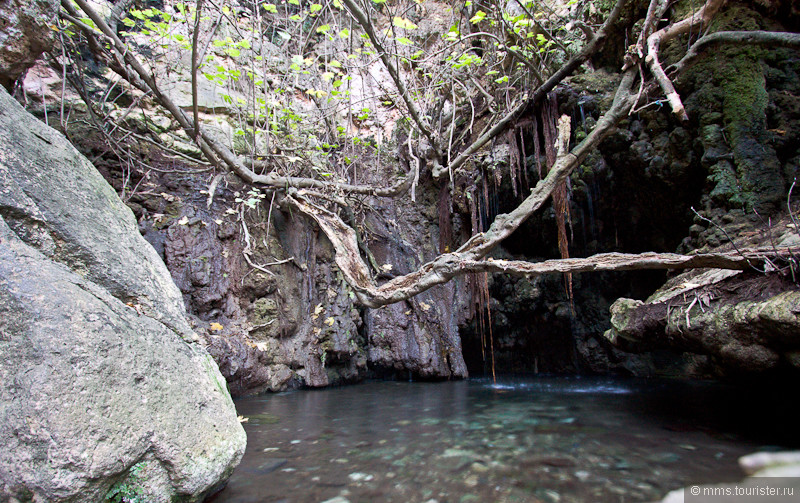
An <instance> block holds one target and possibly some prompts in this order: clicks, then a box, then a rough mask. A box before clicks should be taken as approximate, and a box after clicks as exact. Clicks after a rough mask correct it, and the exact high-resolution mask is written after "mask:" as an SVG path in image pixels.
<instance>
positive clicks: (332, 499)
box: [320, 496, 350, 503]
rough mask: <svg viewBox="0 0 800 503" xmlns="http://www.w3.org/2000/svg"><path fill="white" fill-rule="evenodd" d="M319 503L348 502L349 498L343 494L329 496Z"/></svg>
mask: <svg viewBox="0 0 800 503" xmlns="http://www.w3.org/2000/svg"><path fill="white" fill-rule="evenodd" d="M320 503H350V500H349V499H347V498H345V497H344V496H336V497H335V498H331V499H329V500H325V501H322V502H320Z"/></svg>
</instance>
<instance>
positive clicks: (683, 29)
mask: <svg viewBox="0 0 800 503" xmlns="http://www.w3.org/2000/svg"><path fill="white" fill-rule="evenodd" d="M654 1H658V0H654ZM725 2H726V0H707V1H706V3H705V5H703V7H702V8H701V9H700V10H699V11H697V12H696V13H694V14H691V15H690V16H688V17H686V18H685V19H683V20H682V21H679V22H677V23H673V24H671V25H669V26H667V27H665V28H662V29H660V30H658V31H657V32H655V33H653V34H652V35H650V36H649V37H647V57H646V58H645V63H647V66H648V68H650V71H651V72H652V73H653V77H654V78H655V79H656V82H657V83H658V85H659V87H661V90H662V91H664V94H666V96H667V100H668V101H669V104H670V106H671V107H672V112H673V113H674V114H675V115H677V116H678V117H680V118H681V120H684V121H686V120H689V116H688V115H686V109H685V108H684V106H683V102H682V101H681V97H680V95H679V94H678V92H677V91H676V90H675V86H674V85H672V81H671V80H670V78H669V77H667V74H666V73H665V72H664V69H663V68H662V67H661V62H660V61H659V59H658V50H659V48H660V46H661V44H662V43H664V42H667V41H669V40H672V39H673V38H675V37H677V36H678V35H683V34H684V33H687V32H689V30H691V29H692V28H694V27H696V26H698V25H705V26H707V25H708V23H709V22H710V21H711V19H712V18H713V17H714V15H715V14H716V13H717V11H718V10H719V9H720V7H722V5H723V4H724V3H725Z"/></svg>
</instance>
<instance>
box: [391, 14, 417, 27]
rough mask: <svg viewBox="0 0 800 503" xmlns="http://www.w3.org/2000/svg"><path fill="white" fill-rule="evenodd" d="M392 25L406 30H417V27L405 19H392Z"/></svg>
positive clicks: (396, 17) (397, 17)
mask: <svg viewBox="0 0 800 503" xmlns="http://www.w3.org/2000/svg"><path fill="white" fill-rule="evenodd" d="M392 24H393V25H395V26H397V27H398V28H402V29H404V30H416V29H417V25H415V24H414V23H412V22H411V21H409V20H408V19H406V18H404V17H399V16H395V17H394V18H392Z"/></svg>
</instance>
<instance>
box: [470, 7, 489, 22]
mask: <svg viewBox="0 0 800 503" xmlns="http://www.w3.org/2000/svg"><path fill="white" fill-rule="evenodd" d="M484 19H486V13H485V12H483V11H482V10H479V11H478V12H476V13H475V15H474V16H472V17H471V18H470V19H469V22H470V23H472V24H478V23H480V22H481V21H483V20H484Z"/></svg>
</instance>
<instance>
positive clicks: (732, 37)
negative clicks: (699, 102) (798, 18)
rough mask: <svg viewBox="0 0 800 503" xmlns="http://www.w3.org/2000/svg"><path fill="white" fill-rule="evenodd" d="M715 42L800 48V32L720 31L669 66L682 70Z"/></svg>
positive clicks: (693, 45)
mask: <svg viewBox="0 0 800 503" xmlns="http://www.w3.org/2000/svg"><path fill="white" fill-rule="evenodd" d="M715 44H748V45H761V46H766V47H793V48H800V33H789V32H779V31H718V32H716V33H711V34H709V35H706V36H704V37H703V38H701V39H700V40H698V41H697V42H695V43H694V44H692V46H691V47H690V48H689V50H688V51H687V52H686V55H685V56H683V58H681V60H680V61H678V62H677V63H675V64H674V65H672V66H670V67H669V68H668V71H670V72H674V73H680V72H682V71H683V70H684V69H685V68H686V67H687V66H688V65H690V64H691V63H692V62H693V61H694V60H695V59H696V58H697V57H698V56H700V54H701V52H702V51H703V50H705V49H706V48H708V47H709V46H711V45H715Z"/></svg>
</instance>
